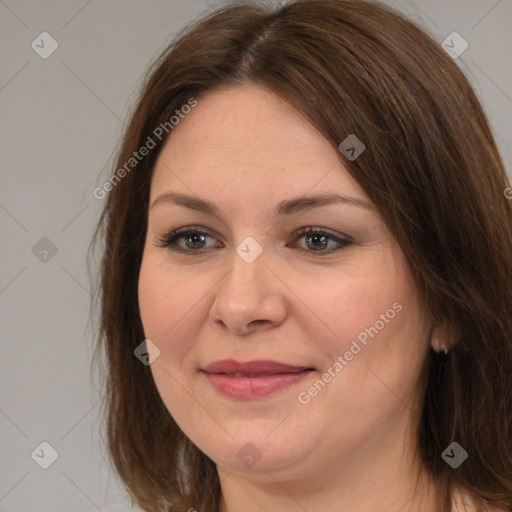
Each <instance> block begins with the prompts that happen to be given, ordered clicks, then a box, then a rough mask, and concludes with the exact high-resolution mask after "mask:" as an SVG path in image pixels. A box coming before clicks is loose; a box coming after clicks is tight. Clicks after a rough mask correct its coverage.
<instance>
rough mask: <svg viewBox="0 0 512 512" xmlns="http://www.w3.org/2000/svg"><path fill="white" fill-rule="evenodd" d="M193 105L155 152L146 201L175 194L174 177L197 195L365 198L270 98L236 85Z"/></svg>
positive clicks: (329, 149) (334, 153) (307, 130)
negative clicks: (221, 191)
mask: <svg viewBox="0 0 512 512" xmlns="http://www.w3.org/2000/svg"><path fill="white" fill-rule="evenodd" d="M197 101H198V103H197V106H196V107H194V108H193V109H192V110H191V112H190V113H189V114H187V115H186V116H185V117H184V118H183V119H181V120H180V122H179V124H177V125H176V126H175V127H174V129H173V131H172V132H171V135H170V137H169V138H168V139H167V141H166V143H165V145H164V147H163V148H162V150H161V153H160V155H159V157H158V159H157V162H156V166H155V171H154V175H153V181H152V186H151V189H152V191H151V195H152V197H154V196H155V195H156V194H158V193H161V192H162V191H165V189H166V188H167V187H171V186H172V185H178V186H180V188H183V183H181V184H180V183H178V182H179V181H180V178H182V180H185V182H186V183H187V184H188V185H189V186H190V187H192V188H194V187H197V188H200V189H203V190H215V189H218V188H220V187H228V188H231V189H233V190H235V189H236V190H238V191H240V190H242V189H247V188H251V189H252V190H257V191H258V192H259V193H260V195H261V194H268V195H274V194H275V192H276V191H277V190H279V191H281V192H282V191H283V190H287V191H289V192H290V193H293V194H294V195H296V194H301V193H302V194H305V193H307V192H308V191H310V190H312V189H313V188H315V190H314V191H315V192H326V191H329V192H339V193H350V194H352V195H359V196H360V197H362V198H365V197H366V196H365V194H364V192H363V191H362V190H361V188H360V187H359V186H358V184H357V183H356V182H355V180H354V179H353V178H352V177H351V176H350V174H349V173H348V171H347V170H346V169H345V168H344V166H343V162H342V159H341V157H340V153H339V151H338V150H337V148H334V147H333V146H332V145H331V144H330V143H329V141H327V140H326V139H325V138H324V137H323V136H322V134H321V133H320V132H318V130H316V129H315V128H314V127H313V126H312V125H311V124H310V123H309V122H308V121H307V120H306V119H305V118H304V117H303V116H302V115H301V114H300V113H299V112H297V111H296V110H295V109H294V108H293V107H292V106H290V105H289V104H288V103H286V102H285V101H283V100H282V99H281V98H279V97H278V96H276V95H275V94H273V93H271V92H269V91H267V90H266V89H263V88H260V87H257V86H243V87H237V88H230V89H219V90H216V91H211V92H208V93H206V94H205V95H204V96H201V97H200V98H198V100H197ZM193 191H194V192H196V193H198V192H197V191H196V190H193ZM188 192H190V191H188ZM199 195H201V194H199ZM281 195H282V194H281Z"/></svg>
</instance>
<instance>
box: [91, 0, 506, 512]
mask: <svg viewBox="0 0 512 512" xmlns="http://www.w3.org/2000/svg"><path fill="white" fill-rule="evenodd" d="M507 187H509V184H508V180H507V176H506V173H505V170H504V166H503V163H502V160H501V158H500V156H499V154H498V151H497V148H496V145H495V142H494V140H493V137H492V135H491V132H490V129H489V124H488V121H487V119H486V117H485V115H484V112H483V111H482V108H481V106H480V104H479V102H478V100H477V98H476V96H475V94H474V92H473V90H472V89H471V87H470V85H469V83H468V81H467V79H466V78H465V77H464V75H463V74H462V72H461V71H460V70H459V69H458V67H457V65H456V64H454V63H453V61H452V59H451V58H450V57H449V56H448V55H447V54H446V53H445V52H444V50H443V49H442V48H441V47H440V46H439V45H438V44H437V43H436V42H435V41H433V40H432V39H430V38H429V37H428V36H427V35H426V34H425V33H424V32H422V31H421V30H420V29H419V28H418V27H416V26H415V25H413V24H412V23H411V22H409V21H406V20H405V19H403V18H402V17H401V16H400V15H398V14H397V13H395V12H394V11H393V10H391V9H389V8H387V7H384V6H379V5H376V4H374V3H369V2H366V1H353V0H317V1H315V0H305V1H298V2H294V3H291V4H289V5H287V6H285V7H282V8H279V9H277V10H275V11H272V12H270V11H268V10H266V9H263V8H260V7H256V6H247V5H245V6H231V7H226V8H223V9H220V10H218V11H216V12H214V13H213V14H211V15H209V16H208V17H207V18H205V19H203V20H201V21H199V22H198V23H197V24H196V25H194V26H193V27H191V28H190V29H189V30H188V31H187V32H185V33H184V34H182V35H181V36H180V38H179V39H178V40H177V41H176V42H175V43H174V44H173V45H171V46H170V47H169V48H168V49H167V50H166V51H165V52H164V53H163V54H162V55H161V56H160V57H159V59H158V60H157V61H156V62H155V64H154V66H153V67H152V69H151V71H150V72H149V74H148V76H147V80H146V82H145V85H144V87H143V90H142V92H141V95H140V99H139V101H138V103H137V106H136V108H135V110H134V112H133V115H132V117H131V120H130V123H129V124H128V127H127V130H126V133H125V136H124V139H123V144H122V147H121V149H120V152H119V155H118V160H117V165H116V170H115V172H114V173H113V175H112V177H111V178H110V179H109V181H108V183H107V184H106V185H105V187H103V190H105V191H108V192H109V195H108V199H107V202H106V206H105V210H104V212H103V215H102V219H101V222H100V224H99V226H98V232H97V236H98V237H99V236H102V240H103V241H104V244H105V246H104V249H103V250H104V253H103V260H102V271H101V296H102V306H101V307H102V310H101V333H100V338H99V339H100V341H99V344H98V349H100V348H101V349H103V348H104V349H105V351H106V355H107V380H106V385H107V397H108V398H107V401H106V419H107V434H108V447H109V450H110V454H111V457H112V460H113V463H114V464H115V467H116V469H117V471H118V472H119V474H120V476H121V478H122V479H123V480H124V482H125V484H126V485H127V488H128V490H129V492H130V494H131V496H132V498H133V500H134V501H135V502H136V503H137V504H138V505H139V506H140V507H142V508H143V509H144V510H147V511H152V512H154V511H164V510H165V511H175V510H189V511H192V510H197V511H212V512H213V511H219V512H232V511H235V510H244V511H248V512H252V511H262V510H279V511H292V510H308V511H313V510H324V511H339V510H350V511H369V510H371V511H372V512H380V511H397V512H398V511H399V510H400V511H402V512H405V511H421V512H431V511H436V512H437V511H446V512H449V511H469V510H475V511H491V510H496V511H501V510H510V506H511V503H512V457H511V421H510V420H511V416H512V415H511V380H510V375H511V374H512V341H511V340H512V291H511V288H510V285H509V283H508V282H507V279H506V278H507V277H508V276H510V275H512V204H511V202H510V200H508V199H507V193H506V192H507V190H509V189H508V188H507Z"/></svg>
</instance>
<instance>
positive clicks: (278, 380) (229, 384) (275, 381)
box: [203, 370, 312, 398]
mask: <svg viewBox="0 0 512 512" xmlns="http://www.w3.org/2000/svg"><path fill="white" fill-rule="evenodd" d="M311 371H312V370H305V371H302V372H297V373H279V374H275V375H267V376H264V377H232V376H229V375H226V374H223V373H206V372H203V373H204V374H205V375H206V377H207V379H208V380H209V381H210V383H211V385H212V386H213V387H214V388H215V389H216V390H217V391H219V392H220V393H222V394H224V395H226V396H228V397H230V398H259V397H264V396H267V395H270V394H271V393H275V392H277V391H280V390H282V389H285V388H287V387H289V386H291V385H292V384H294V383H296V382H298V381H300V380H302V379H303V378H304V377H306V376H307V375H309V374H310V373H311Z"/></svg>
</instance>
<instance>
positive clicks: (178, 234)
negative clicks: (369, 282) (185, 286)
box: [157, 226, 353, 256]
mask: <svg viewBox="0 0 512 512" xmlns="http://www.w3.org/2000/svg"><path fill="white" fill-rule="evenodd" d="M307 234H315V235H322V236H326V237H328V238H330V239H331V240H334V241H335V242H336V243H338V244H339V246H338V247H334V248H331V249H330V250H318V251H309V250H307V249H303V251H305V252H308V253H310V254H315V255H318V256H324V255H326V254H331V253H333V252H335V251H339V250H341V249H344V248H345V247H347V246H349V245H352V243H353V242H351V241H350V240H348V237H347V239H343V238H339V237H337V236H334V235H332V234H331V233H328V232H327V231H325V230H323V229H321V228H314V227H307V228H301V229H300V230H298V231H297V232H296V233H295V234H294V237H295V239H294V243H295V242H297V241H298V240H299V238H301V237H302V236H304V235H307ZM187 235H206V236H210V237H212V238H215V237H213V235H210V233H208V232H206V231H203V230H202V228H199V227H197V228H196V227H194V226H187V227H184V228H179V229H176V230H175V231H172V232H171V233H169V234H167V235H164V236H162V237H159V238H158V244H157V246H158V247H162V248H168V249H170V250H171V251H175V252H181V253H199V254H201V253H203V252H204V251H205V250H206V249H197V250H194V249H183V248H179V247H178V246H177V245H176V241H177V240H178V239H180V238H182V237H185V236H187Z"/></svg>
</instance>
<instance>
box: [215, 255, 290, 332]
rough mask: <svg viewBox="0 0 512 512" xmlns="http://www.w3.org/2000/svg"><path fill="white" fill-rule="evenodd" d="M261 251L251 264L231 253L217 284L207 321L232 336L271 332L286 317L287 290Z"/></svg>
mask: <svg viewBox="0 0 512 512" xmlns="http://www.w3.org/2000/svg"><path fill="white" fill-rule="evenodd" d="M269 263H270V262H269V259H268V258H267V257H266V254H265V251H263V252H262V254H261V255H260V256H259V257H258V258H257V259H256V260H254V261H252V262H251V263H248V262H247V261H245V260H244V259H243V258H242V257H240V256H239V254H238V253H236V252H235V251H233V265H232V267H231V269H230V270H229V271H228V272H227V273H226V274H225V276H224V277H223V278H222V280H221V281H220V283H219V285H218V288H217V293H216V296H215V301H214V303H213V305H212V307H211V309H210V319H211V320H212V321H213V322H214V323H215V324H216V325H217V326H218V327H219V328H221V329H224V330H228V331H231V332H233V333H236V334H239V335H240V334H249V333H251V332H254V331H261V330H266V329H271V328H273V327H275V326H277V325H279V324H280V323H282V322H283V321H284V319H285V317H286V310H287V307H286V306H287V303H286V294H285V290H286V289H287V288H286V286H285V285H284V284H283V282H282V281H281V280H280V279H279V277H278V275H277V274H276V273H275V272H274V271H273V270H272V268H270V266H269V265H268V264H269Z"/></svg>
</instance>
